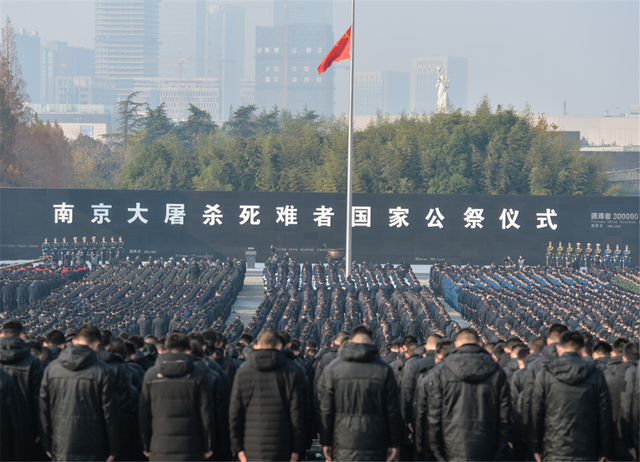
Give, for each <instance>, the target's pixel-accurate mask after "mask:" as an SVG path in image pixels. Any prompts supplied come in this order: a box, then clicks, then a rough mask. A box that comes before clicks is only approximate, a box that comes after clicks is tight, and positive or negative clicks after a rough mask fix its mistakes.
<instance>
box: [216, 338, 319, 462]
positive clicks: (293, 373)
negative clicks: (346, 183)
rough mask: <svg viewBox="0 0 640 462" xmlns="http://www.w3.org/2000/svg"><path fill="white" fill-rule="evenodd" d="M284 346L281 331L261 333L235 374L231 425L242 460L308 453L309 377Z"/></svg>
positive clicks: (286, 457) (233, 444) (233, 442)
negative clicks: (289, 358)
mask: <svg viewBox="0 0 640 462" xmlns="http://www.w3.org/2000/svg"><path fill="white" fill-rule="evenodd" d="M281 349H282V340H281V339H280V337H279V336H278V333H277V332H275V331H272V330H266V331H264V332H262V333H261V334H260V336H259V337H258V342H257V344H256V345H254V351H252V352H251V354H250V355H249V357H248V358H247V359H246V361H245V363H244V364H243V365H242V366H241V367H240V368H239V369H238V371H237V373H236V378H235V380H234V382H233V388H232V391H231V404H230V408H229V427H230V433H231V448H232V450H233V452H234V453H235V454H237V456H238V459H240V461H241V462H246V461H247V460H273V461H276V460H278V461H282V460H290V461H296V460H298V458H300V456H301V455H302V453H303V451H304V446H305V434H304V429H305V417H307V416H305V415H304V405H305V397H304V380H305V377H304V376H303V374H302V373H301V372H300V371H299V369H297V368H295V367H294V366H293V365H292V364H291V363H290V362H289V361H287V359H286V358H285V356H284V354H283V353H282V352H281V351H280V350H281ZM308 417H310V416H308Z"/></svg>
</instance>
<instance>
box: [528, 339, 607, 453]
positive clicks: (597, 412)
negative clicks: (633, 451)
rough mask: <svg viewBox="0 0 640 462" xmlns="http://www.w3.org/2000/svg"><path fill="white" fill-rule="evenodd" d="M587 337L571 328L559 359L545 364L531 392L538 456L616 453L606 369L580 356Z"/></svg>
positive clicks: (560, 345)
mask: <svg viewBox="0 0 640 462" xmlns="http://www.w3.org/2000/svg"><path fill="white" fill-rule="evenodd" d="M583 346H584V339H583V337H582V334H581V333H580V332H576V331H567V332H565V333H564V334H562V336H561V337H560V343H559V344H558V345H556V348H557V350H558V356H559V357H558V359H557V360H555V361H553V362H549V363H547V364H545V365H544V366H543V368H542V370H541V371H540V373H539V374H538V376H537V377H536V382H535V385H534V389H533V396H532V402H531V405H532V409H531V410H532V412H531V419H532V421H531V423H532V430H533V434H532V435H531V442H532V449H533V451H534V457H535V459H536V461H538V462H540V461H541V460H563V459H564V460H569V459H570V460H584V461H594V460H603V459H604V458H605V457H607V458H608V457H610V456H611V446H612V438H613V424H612V420H611V400H610V398H609V389H608V388H607V383H606V381H605V378H604V374H603V373H602V372H600V370H598V368H597V367H596V366H595V364H593V362H587V361H585V360H584V359H582V357H581V356H580V350H581V349H582V347H583Z"/></svg>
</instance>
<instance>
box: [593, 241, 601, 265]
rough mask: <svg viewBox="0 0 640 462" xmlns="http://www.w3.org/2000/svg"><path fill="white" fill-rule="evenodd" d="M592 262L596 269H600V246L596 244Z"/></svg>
mask: <svg viewBox="0 0 640 462" xmlns="http://www.w3.org/2000/svg"><path fill="white" fill-rule="evenodd" d="M593 260H594V262H595V264H596V267H598V268H602V249H601V248H600V244H596V250H595V252H593Z"/></svg>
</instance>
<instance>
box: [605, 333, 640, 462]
mask: <svg viewBox="0 0 640 462" xmlns="http://www.w3.org/2000/svg"><path fill="white" fill-rule="evenodd" d="M627 345H631V348H629V349H626V346H627ZM634 345H635V347H636V355H635V356H637V351H638V344H637V343H636V344H634V343H630V342H629V340H627V339H626V338H617V339H616V340H615V341H614V342H613V357H612V358H611V360H610V361H609V363H608V364H607V367H606V369H605V371H604V378H605V380H606V381H607V386H608V387H609V395H610V397H611V410H612V412H613V423H614V425H615V429H614V435H613V460H616V461H618V460H634V457H632V454H631V453H630V452H629V448H628V447H627V446H626V445H625V443H624V441H623V439H622V432H623V429H622V425H623V423H622V403H621V399H622V392H623V391H624V388H625V376H626V374H627V371H628V370H629V369H630V368H631V367H633V366H635V365H636V361H637V358H635V360H634V359H631V360H630V358H633V357H634V355H633V353H632V350H633V346H634ZM625 352H626V354H627V355H628V356H625ZM625 359H626V361H625Z"/></svg>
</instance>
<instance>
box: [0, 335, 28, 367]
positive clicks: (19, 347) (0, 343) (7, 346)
mask: <svg viewBox="0 0 640 462" xmlns="http://www.w3.org/2000/svg"><path fill="white" fill-rule="evenodd" d="M30 354H31V348H30V347H29V345H27V342H25V341H24V340H22V339H21V338H20V337H2V338H0V364H16V363H19V362H20V361H23V360H24V359H25V358H28V357H29V355H30Z"/></svg>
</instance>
